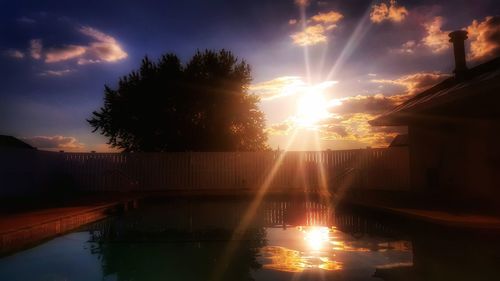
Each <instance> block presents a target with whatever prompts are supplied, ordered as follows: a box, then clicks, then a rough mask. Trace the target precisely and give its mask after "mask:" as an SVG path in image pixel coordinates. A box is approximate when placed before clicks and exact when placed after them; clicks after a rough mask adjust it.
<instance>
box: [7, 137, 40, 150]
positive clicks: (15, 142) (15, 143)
mask: <svg viewBox="0 0 500 281" xmlns="http://www.w3.org/2000/svg"><path fill="white" fill-rule="evenodd" d="M0 148H24V149H35V148H34V147H33V146H31V145H29V144H27V143H25V142H23V141H21V140H19V139H17V138H15V137H13V136H5V135H0Z"/></svg>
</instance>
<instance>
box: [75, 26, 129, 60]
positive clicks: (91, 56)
mask: <svg viewBox="0 0 500 281" xmlns="http://www.w3.org/2000/svg"><path fill="white" fill-rule="evenodd" d="M80 32H81V33H83V34H85V35H87V36H89V37H91V38H94V39H95V40H97V42H93V43H90V45H89V46H88V47H87V54H88V57H87V58H82V59H81V60H79V61H78V63H79V64H85V63H96V62H101V61H105V62H115V61H119V60H122V59H125V58H126V57H127V56H128V54H127V53H126V52H125V51H124V50H123V48H122V47H121V45H120V44H118V42H117V41H116V39H115V38H113V37H111V36H109V35H107V34H105V33H103V32H101V31H99V30H97V29H95V28H92V27H89V26H84V27H82V28H80Z"/></svg>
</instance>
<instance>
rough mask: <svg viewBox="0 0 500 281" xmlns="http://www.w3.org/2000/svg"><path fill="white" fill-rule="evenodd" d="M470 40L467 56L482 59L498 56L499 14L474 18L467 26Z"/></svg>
mask: <svg viewBox="0 0 500 281" xmlns="http://www.w3.org/2000/svg"><path fill="white" fill-rule="evenodd" d="M467 32H468V33H469V38H470V40H471V44H470V53H469V58H470V59H472V60H482V59H487V58H492V57H497V56H500V16H494V17H491V16H490V17H486V18H485V19H484V20H483V21H478V20H474V21H472V24H471V25H470V26H468V27H467Z"/></svg>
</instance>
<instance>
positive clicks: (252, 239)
mask: <svg viewBox="0 0 500 281" xmlns="http://www.w3.org/2000/svg"><path fill="white" fill-rule="evenodd" d="M249 209H251V202H250V201H248V200H243V199H217V200H214V199H210V200H202V199H189V200H188V199H184V200H173V199H172V200H166V201H161V202H146V203H145V204H143V206H142V207H140V208H138V209H136V210H131V211H129V212H126V213H124V214H122V215H120V216H116V217H112V218H108V219H105V220H102V221H98V222H96V223H92V224H90V225H87V226H85V227H83V228H81V229H79V230H77V231H74V232H72V233H69V234H66V235H64V236H60V237H57V238H55V239H52V240H50V241H48V242H46V243H43V244H41V245H39V246H37V247H34V248H31V249H28V250H25V251H22V252H19V253H16V254H14V255H11V256H7V257H4V258H2V259H0V277H1V278H0V279H1V280H8V281H15V280H51V281H52V280H54V281H55V280H75V281H76V280H82V281H83V280H85V281H88V280H381V279H379V277H384V278H385V279H386V280H420V279H415V278H417V277H421V276H427V278H426V280H440V279H433V278H434V277H436V278H440V277H443V276H451V275H450V274H453V275H455V273H458V274H456V276H457V278H458V279H450V280H462V279H460V278H461V277H464V278H465V277H470V274H474V273H473V272H476V269H478V268H477V267H478V266H479V269H481V270H482V273H481V274H482V275H481V274H475V275H474V276H475V277H479V280H483V279H481V276H483V275H484V276H483V277H485V278H486V279H484V280H490V279H488V278H490V276H494V275H493V274H496V273H497V271H498V269H496V267H495V262H498V261H499V260H498V257H499V256H498V254H495V251H494V249H495V247H497V244H495V243H493V244H492V243H490V244H489V245H490V246H489V247H484V248H482V246H481V245H482V244H481V243H479V242H478V243H476V244H475V245H474V247H472V246H471V245H466V244H467V243H470V242H473V241H471V239H470V237H468V238H464V236H463V235H460V237H461V238H460V239H459V240H456V239H451V240H450V239H447V238H446V235H447V234H446V232H439V233H440V235H442V236H439V235H437V234H436V233H434V232H433V233H427V236H425V235H424V234H423V233H426V232H429V231H430V230H423V231H422V234H419V235H416V234H415V233H413V234H412V233H408V232H407V229H404V228H402V227H399V224H398V222H394V221H389V222H386V221H381V220H378V219H377V218H374V217H373V216H370V215H369V214H368V215H366V214H365V215H364V214H362V213H357V212H353V211H352V210H348V209H342V208H336V209H335V208H332V207H331V204H328V203H326V202H320V201H315V200H312V201H309V200H304V199H297V200H291V199H287V200H284V199H280V200H277V199H273V200H266V201H263V202H262V203H261V204H260V205H259V206H258V208H256V209H255V211H254V212H253V213H252V214H250V215H249V214H248V210H249ZM413 232H415V230H413ZM443 233H445V234H443ZM448 234H449V233H448ZM422 235H424V236H422ZM436 235H437V236H436ZM443 235H444V236H443ZM417 236H418V238H417ZM422 237H424V238H422ZM429 237H433V238H429ZM464 239H465V240H464ZM441 240H444V241H448V243H449V244H446V243H445V244H444V246H443V241H441ZM483 242H484V241H483ZM436 245H438V246H436ZM439 245H440V246H439ZM415 246H417V248H416V247H415ZM441 246H443V247H445V248H446V249H447V251H446V253H445V256H444V257H441V253H440V251H441V250H440V247H441ZM448 247H451V250H450V248H448ZM459 247H461V248H459ZM471 250H472V251H471ZM417 252H418V254H417ZM422 255H423V256H422ZM464 255H465V256H464ZM475 255H476V256H475ZM478 257H479V260H478ZM457 259H458V260H457ZM461 262H462V263H466V264H467V266H462V267H465V268H461V266H459V265H460V263H461ZM473 263H478V264H479V265H476V264H473ZM429 264H430V266H431V268H430V269H429ZM462 265H463V264H462ZM432 266H438V267H439V268H440V269H439V270H437V271H436V272H435V271H434V270H433V269H432ZM474 266H475V267H474ZM469 271H472V273H470V274H469ZM468 274H469V275H468ZM397 278H400V279H397ZM412 278H413V279H412ZM422 280H423V279H422ZM441 280H443V279H441ZM463 280H466V279H463ZM476 280H477V279H476ZM491 280H494V279H491Z"/></svg>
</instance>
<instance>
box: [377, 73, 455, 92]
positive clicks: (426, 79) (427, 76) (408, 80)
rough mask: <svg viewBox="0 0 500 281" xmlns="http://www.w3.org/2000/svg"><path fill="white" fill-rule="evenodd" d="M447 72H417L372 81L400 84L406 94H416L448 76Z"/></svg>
mask: <svg viewBox="0 0 500 281" xmlns="http://www.w3.org/2000/svg"><path fill="white" fill-rule="evenodd" d="M449 76H450V75H449V74H445V73H441V72H418V73H413V74H409V75H404V76H402V77H399V78H397V79H392V80H391V79H373V80H371V82H374V83H385V84H393V85H400V86H402V87H405V88H406V91H407V92H408V94H416V93H418V92H421V91H423V90H425V89H426V88H428V87H430V86H433V85H435V84H436V83H438V82H440V81H442V80H444V79H445V78H447V77H449Z"/></svg>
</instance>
